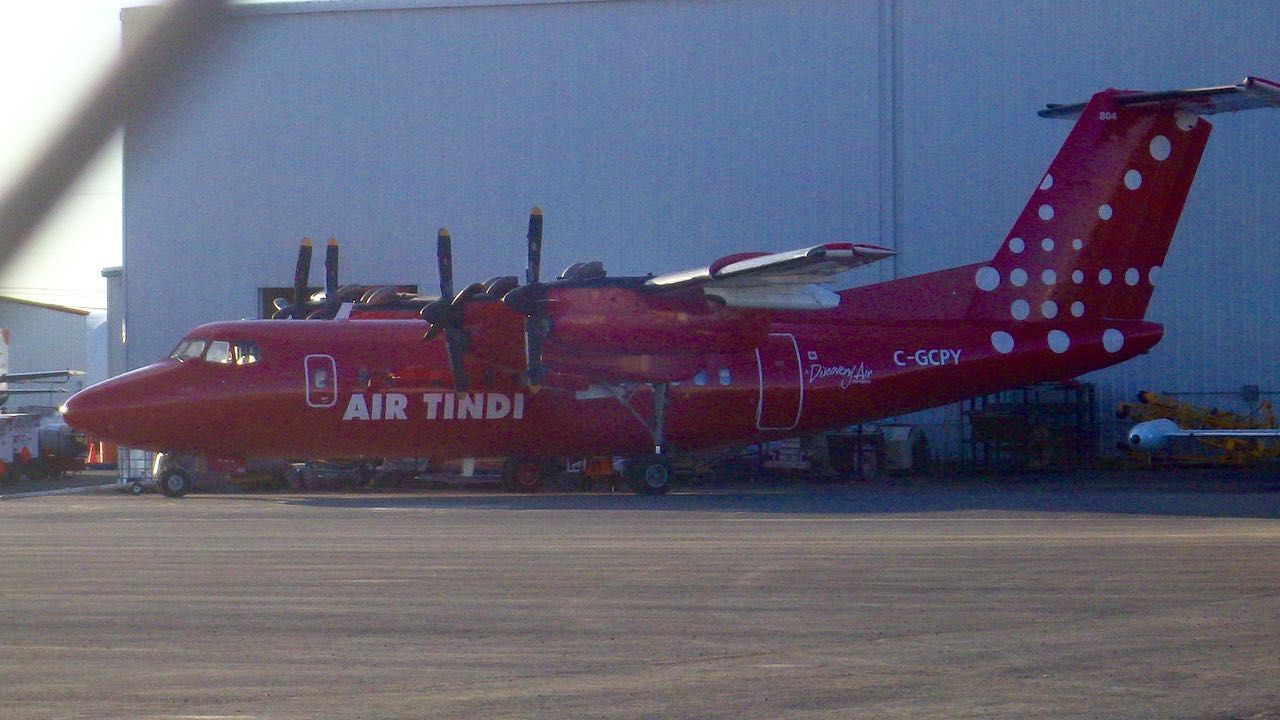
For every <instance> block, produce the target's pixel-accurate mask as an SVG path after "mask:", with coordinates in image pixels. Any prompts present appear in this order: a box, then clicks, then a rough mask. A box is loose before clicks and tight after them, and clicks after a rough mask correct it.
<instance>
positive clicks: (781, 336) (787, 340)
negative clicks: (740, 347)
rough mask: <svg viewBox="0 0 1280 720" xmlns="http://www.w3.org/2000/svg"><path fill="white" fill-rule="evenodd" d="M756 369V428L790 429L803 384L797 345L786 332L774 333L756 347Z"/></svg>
mask: <svg viewBox="0 0 1280 720" xmlns="http://www.w3.org/2000/svg"><path fill="white" fill-rule="evenodd" d="M756 366H757V367H758V368H759V370H760V400H759V402H758V403H757V404H756V427H757V428H758V429H760V430H790V429H791V428H794V427H795V426H796V425H797V424H799V422H800V411H801V409H802V408H803V406H804V383H803V380H804V378H803V376H802V374H801V373H802V371H801V367H800V348H799V347H798V346H797V345H796V338H795V336H794V335H791V334H789V333H774V334H770V335H769V339H768V340H767V341H766V342H765V344H764V345H763V346H761V347H758V348H756Z"/></svg>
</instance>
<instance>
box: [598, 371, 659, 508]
mask: <svg viewBox="0 0 1280 720" xmlns="http://www.w3.org/2000/svg"><path fill="white" fill-rule="evenodd" d="M650 387H652V388H653V418H652V419H649V418H646V417H644V416H643V415H641V414H640V413H639V412H637V411H636V409H635V408H633V407H631V402H630V400H631V396H630V394H629V393H627V392H625V391H624V390H623V389H622V388H617V387H610V388H609V389H610V390H611V391H612V392H613V396H614V399H616V400H617V401H618V402H619V403H620V404H621V405H622V406H623V407H624V408H626V409H627V410H628V411H630V413H631V414H632V415H634V416H635V417H636V419H637V420H639V421H640V422H642V423H644V426H645V428H646V429H647V430H648V431H649V435H650V436H652V437H653V453H652V454H650V455H637V456H635V457H631V458H627V464H626V472H625V473H624V474H625V477H626V479H627V485H628V486H629V487H630V488H631V491H632V492H634V493H635V494H637V495H666V494H667V493H668V492H669V491H670V490H671V481H672V479H673V476H672V474H671V463H670V462H668V461H667V458H666V456H665V455H663V452H662V451H663V447H662V446H663V442H664V440H665V433H666V420H667V384H666V383H651V384H650Z"/></svg>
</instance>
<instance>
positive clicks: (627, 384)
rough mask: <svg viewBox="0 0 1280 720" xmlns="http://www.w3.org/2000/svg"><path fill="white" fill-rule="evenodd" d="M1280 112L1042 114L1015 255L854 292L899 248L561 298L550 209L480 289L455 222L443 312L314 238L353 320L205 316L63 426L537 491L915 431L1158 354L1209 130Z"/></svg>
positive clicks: (174, 475)
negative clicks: (606, 460) (958, 405)
mask: <svg viewBox="0 0 1280 720" xmlns="http://www.w3.org/2000/svg"><path fill="white" fill-rule="evenodd" d="M1259 107H1280V85H1278V84H1277V83H1274V82H1271V81H1268V80H1263V79H1259V78H1246V79H1245V80H1244V81H1243V82H1241V83H1240V84H1238V85H1230V86H1223V87H1212V88H1201V89H1195V90H1183V91H1171V92H1141V91H1125V90H1114V89H1110V90H1105V91H1102V92H1100V93H1098V94H1096V95H1094V96H1093V98H1092V99H1091V100H1089V101H1088V102H1087V103H1082V104H1079V105H1071V106H1061V105H1051V106H1048V107H1047V108H1046V109H1045V110H1042V111H1041V112H1040V115H1042V116H1044V117H1073V116H1078V119H1077V120H1076V122H1075V126H1074V128H1073V129H1072V131H1071V133H1070V135H1069V136H1068V137H1067V139H1066V142H1065V143H1064V145H1063V146H1062V148H1061V150H1060V151H1059V152H1058V155H1057V157H1056V158H1055V159H1054V160H1053V162H1052V164H1051V165H1050V166H1049V169H1048V171H1047V172H1046V173H1045V174H1044V176H1043V178H1042V180H1041V182H1040V183H1039V185H1038V186H1037V187H1036V189H1035V191H1034V192H1033V194H1032V196H1031V199H1030V201H1029V202H1028V203H1027V205H1026V207H1025V209H1024V210H1023V211H1022V213H1021V215H1020V216H1019V217H1018V219H1017V222H1015V223H1014V225H1013V228H1012V229H1011V230H1010V232H1009V234H1008V236H1007V237H1006V238H1005V240H1004V241H1003V242H1002V243H1001V245H1000V248H999V250H998V251H997V252H996V254H995V256H994V257H993V258H991V259H989V260H986V261H984V262H978V263H974V264H971V265H965V266H961V267H956V268H951V269H948V270H942V271H939V272H933V273H928V274H924V275H919V276H915V277H909V278H904V279H900V280H894V281H890V282H883V283H878V284H873V285H867V286H862V287H856V288H852V289H846V290H842V291H839V292H834V291H832V290H829V289H827V288H826V287H824V284H825V283H827V282H828V281H829V280H830V279H831V278H832V277H833V276H835V275H836V274H838V273H841V272H843V271H845V270H848V269H850V268H853V267H856V266H859V265H862V264H865V263H870V262H874V261H876V260H880V259H883V258H885V257H888V256H890V255H891V254H892V251H891V250H888V249H886V248H882V247H877V246H875V245H862V244H855V243H828V244H824V245H817V246H814V247H810V248H805V249H801V250H794V251H787V252H774V253H744V254H739V255H732V256H729V257H725V258H721V259H719V260H716V261H715V262H713V263H711V265H709V266H708V267H704V268H700V269H697V270H691V271H686V272H677V273H671V274H665V275H657V276H653V275H649V276H644V277H610V276H608V275H606V274H605V272H604V270H603V268H602V267H600V265H599V263H586V264H579V265H575V266H573V267H571V268H570V269H569V270H568V271H566V273H565V274H564V275H562V276H561V277H560V278H558V279H556V280H553V281H550V282H541V281H539V259H540V254H541V241H542V215H541V213H540V212H539V211H538V210H537V209H535V210H534V213H533V215H532V216H531V217H530V223H529V225H530V227H529V235H528V238H529V268H528V271H527V274H526V282H525V284H523V285H518V284H517V282H516V279H515V278H514V277H508V278H495V279H494V280H491V281H490V282H489V283H485V284H474V285H471V286H468V287H467V288H466V289H464V290H462V291H461V292H458V293H456V294H455V293H454V292H453V287H452V272H451V259H450V252H449V249H450V246H449V238H448V234H447V232H445V231H443V230H442V231H441V233H440V237H439V243H440V247H439V252H438V262H439V274H440V280H441V294H440V298H439V299H427V298H421V297H413V296H406V295H405V294H403V293H397V292H395V291H394V290H372V291H369V292H366V293H364V294H363V296H361V297H357V296H358V295H359V294H360V292H359V291H356V292H352V291H350V290H342V289H339V288H337V282H336V275H337V270H336V268H337V262H336V257H337V249H336V246H332V244H331V247H332V249H331V250H330V256H331V258H332V261H331V262H329V263H326V264H327V266H328V272H327V273H326V291H325V293H324V295H323V296H320V297H318V298H316V299H315V300H309V299H308V298H306V297H305V289H306V287H305V286H306V273H307V271H308V269H309V268H308V267H307V265H308V264H309V262H310V247H309V245H305V246H304V248H303V251H302V252H301V253H300V255H299V261H298V273H297V277H295V295H294V300H293V302H285V301H278V302H277V305H278V307H279V313H278V315H281V316H284V317H289V318H299V317H305V316H307V315H314V316H319V317H335V316H336V318H337V319H335V320H330V321H312V322H307V321H302V320H289V321H278V320H266V321H241V322H223V323H213V324H208V325H202V326H200V327H198V328H196V329H194V330H192V331H191V332H190V333H188V334H187V336H186V337H185V338H183V340H182V341H181V342H180V343H179V344H178V346H177V348H176V349H175V350H174V352H173V354H172V355H171V356H170V357H168V358H166V359H164V360H162V361H160V362H158V363H156V364H154V365H150V366H147V367H144V368H141V369H139V370H135V371H133V372H130V373H126V374H124V375H121V376H119V377H116V378H113V379H111V380H108V381H106V382H104V383H100V384H98V385H95V386H93V387H90V388H88V389H86V390H83V391H81V392H80V393H77V394H76V395H75V396H73V397H72V398H70V399H69V400H68V402H67V403H66V405H65V406H64V408H63V412H64V414H65V418H66V421H67V423H68V424H70V425H71V426H72V427H74V428H76V429H78V430H81V431H83V432H85V433H87V434H89V435H91V436H93V437H96V438H102V439H106V440H110V441H113V442H117V443H120V444H121V445H126V446H129V447H134V448H146V449H152V450H157V451H164V452H166V453H180V454H190V455H199V456H204V457H206V458H210V459H214V460H221V461H232V462H241V461H244V460H247V459H252V458H293V459H336V458H422V457H429V458H432V459H445V458H459V457H477V456H485V457H490V456H501V457H507V458H510V460H508V461H507V465H506V468H507V469H506V479H507V481H508V483H509V484H510V485H511V487H513V488H516V489H524V490H536V489H537V487H538V484H539V472H540V470H539V468H540V467H541V466H542V464H543V462H544V461H545V460H547V459H553V458H564V457H573V456H579V457H581V456H584V455H615V456H625V457H627V459H628V460H627V463H626V467H627V470H626V476H627V479H628V482H629V484H630V485H631V487H632V489H633V490H635V491H636V492H638V493H647V494H658V493H664V492H666V491H667V490H668V489H669V487H670V483H671V471H670V465H669V463H668V461H667V454H668V453H669V452H670V451H671V450H693V449H697V448H707V447H715V446H732V445H740V444H746V443H752V442H758V441H766V440H773V439H778V438H784V437H787V436H793V435H798V434H802V433H809V432H814V431H818V430H822V429H827V428H835V427H841V426H846V425H849V424H851V423H855V422H861V421H869V420H874V419H878V418H884V417H888V416H893V415H900V414H903V413H908V412H912V411H916V410H921V409H924V408H929V407H934V406H938V405H942V404H946V403H952V402H957V401H959V400H962V399H964V398H969V397H973V396H976V395H982V394H986V393H991V392H995V391H998V390H1001V389H1005V388H1010V387H1017V386H1020V385H1025V384H1028V383H1034V382H1039V381H1046V380H1064V379H1068V378H1072V377H1075V376H1077V375H1081V374H1083V373H1087V372H1090V371H1093V370H1098V369H1100V368H1104V367H1108V366H1110V365H1115V364H1116V363H1120V362H1123V361H1125V360H1127V359H1129V358H1131V357H1134V356H1135V355H1139V354H1142V353H1145V352H1147V351H1148V350H1149V349H1151V347H1152V346H1154V345H1155V344H1156V342H1158V341H1159V340H1160V337H1161V334H1162V332H1163V328H1162V327H1161V326H1160V325H1158V324H1155V323H1152V322H1148V321H1146V320H1144V319H1143V315H1144V312H1145V310H1146V308H1147V304H1148V302H1149V301H1150V299H1151V295H1152V291H1153V286H1154V282H1155V280H1156V277H1157V274H1158V271H1159V269H1160V266H1161V264H1162V263H1163V262H1164V257H1165V252H1166V250H1167V248H1168V245H1169V241H1170V238H1171V237H1172V236H1173V232H1174V228H1175V227H1176V225H1177V222H1178V218H1179V216H1180V214H1181V212H1182V208H1183V203H1184V201H1185V199H1186V196H1187V192H1188V190H1189V189H1190V187H1191V183H1192V180H1193V179H1194V177H1195V173H1196V169H1197V167H1198V165H1199V162H1200V157H1201V154H1202V152H1203V151H1204V148H1205V144H1206V143H1207V141H1208V138H1209V132H1210V125H1209V123H1208V122H1206V121H1204V120H1203V119H1202V118H1201V116H1202V115H1210V114H1214V113H1219V112H1232V111H1237V110H1244V109H1249V108H1259ZM344 300H352V301H354V302H346V303H343V301H344ZM356 300H358V301H356ZM419 316H420V317H419ZM424 330H426V332H425V335H424ZM161 488H162V490H163V491H164V492H165V493H166V494H169V495H182V494H184V493H186V492H187V491H188V490H190V488H191V479H190V477H189V476H188V474H187V472H186V471H185V470H183V469H182V468H180V467H177V466H171V467H170V469H169V470H167V471H165V473H164V474H163V475H162V477H161Z"/></svg>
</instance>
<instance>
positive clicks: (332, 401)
mask: <svg viewBox="0 0 1280 720" xmlns="http://www.w3.org/2000/svg"><path fill="white" fill-rule="evenodd" d="M303 366H304V369H305V373H306V378H307V405H309V406H311V407H313V408H330V407H333V406H334V405H336V404H338V364H337V363H336V362H334V360H333V356H332V355H308V356H307V357H306V359H305V360H304V361H303Z"/></svg>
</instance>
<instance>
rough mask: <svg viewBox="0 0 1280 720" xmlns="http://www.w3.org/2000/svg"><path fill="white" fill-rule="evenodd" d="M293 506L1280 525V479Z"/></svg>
mask: <svg viewBox="0 0 1280 720" xmlns="http://www.w3.org/2000/svg"><path fill="white" fill-rule="evenodd" d="M284 501H285V502H289V503H296V504H301V505H309V506H315V507H335V508H388V507H391V508H405V509H410V508H413V509H423V508H426V509H431V508H438V509H456V510H468V509H469V510H510V511H538V510H555V511H573V510H589V511H630V512H634V511H665V512H704V513H752V514H806V515H886V514H919V513H937V512H975V511H1006V512H1010V511H1012V512H1045V513H1106V514H1123V515H1167V516H1175V517H1222V518H1280V473H1277V472H1274V471H1273V472H1269V473H1262V474H1252V475H1227V476H1222V475H1219V476H1216V477H1215V476H1204V475H1191V476H1187V475H1185V474H1172V475H1169V474H1164V473H1150V474H1147V475H1145V476H1141V475H1139V476H1135V475H1129V474H1125V475H1107V476H1103V477H1098V476H1084V477H1082V476H1079V475H1065V476H1054V475H1047V476H1044V475H1042V476H1037V477H1035V478H1034V479H1032V478H1019V479H1015V480H1012V481H1011V480H1009V479H1005V478H1000V479H991V478H949V479H946V480H939V479H936V478H931V479H913V480H909V481H902V482H899V483H897V484H885V483H871V484H857V485H823V484H811V483H800V482H795V483H790V484H778V483H771V484H757V485H744V484H726V485H714V484H712V485H696V486H691V487H685V488H677V489H676V490H675V491H673V492H672V493H671V494H669V495H665V496H659V497H645V496H636V495H631V494H630V493H623V492H619V493H614V494H609V493H554V492H552V493H544V494H538V495H509V494H505V493H495V492H484V491H461V492H459V491H450V492H447V493H446V494H435V493H432V494H414V495H405V494H370V495H359V496H353V495H340V496H295V497H291V498H289V499H287V500H284Z"/></svg>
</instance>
